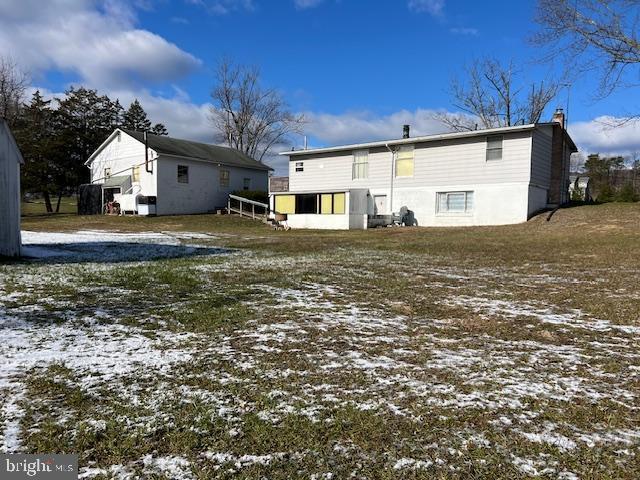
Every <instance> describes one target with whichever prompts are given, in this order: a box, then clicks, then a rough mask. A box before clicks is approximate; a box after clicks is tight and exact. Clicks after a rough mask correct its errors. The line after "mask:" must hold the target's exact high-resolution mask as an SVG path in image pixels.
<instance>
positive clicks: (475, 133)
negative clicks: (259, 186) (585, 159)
mask: <svg viewBox="0 0 640 480" xmlns="http://www.w3.org/2000/svg"><path fill="white" fill-rule="evenodd" d="M551 125H556V123H555V122H545V123H531V124H528V125H516V126H514V127H500V128H487V129H484V130H472V131H469V132H452V133H440V134H436V135H424V136H421V137H410V138H399V139H395V140H382V141H377V142H366V143H354V144H350V145H336V146H334V147H324V148H311V149H307V150H291V151H288V152H281V153H280V155H286V156H289V157H292V156H298V155H309V154H313V153H328V152H339V151H341V150H357V149H360V148H375V147H385V146H392V145H404V144H412V143H426V142H436V141H438V140H451V139H456V138H467V137H484V136H487V135H498V134H502V133H509V132H522V131H528V130H535V129H536V128H538V127H540V126H551ZM565 138H566V139H567V140H568V142H569V145H570V146H571V147H572V148H573V149H574V151H576V152H577V151H578V149H577V147H576V146H575V144H574V143H573V140H572V139H571V137H570V136H569V135H568V134H567V133H566V131H565Z"/></svg>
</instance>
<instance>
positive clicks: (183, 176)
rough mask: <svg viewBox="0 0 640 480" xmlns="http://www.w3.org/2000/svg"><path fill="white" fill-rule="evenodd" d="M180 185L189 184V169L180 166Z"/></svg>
mask: <svg viewBox="0 0 640 480" xmlns="http://www.w3.org/2000/svg"><path fill="white" fill-rule="evenodd" d="M178 183H189V167H187V166H186V165H178Z"/></svg>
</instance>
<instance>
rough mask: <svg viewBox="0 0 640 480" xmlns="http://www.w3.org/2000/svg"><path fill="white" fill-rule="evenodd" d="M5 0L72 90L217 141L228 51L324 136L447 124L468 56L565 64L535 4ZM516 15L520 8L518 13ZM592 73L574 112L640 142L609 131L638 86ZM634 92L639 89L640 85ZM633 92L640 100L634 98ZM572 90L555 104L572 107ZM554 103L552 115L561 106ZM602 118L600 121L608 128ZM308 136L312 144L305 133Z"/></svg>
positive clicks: (12, 49)
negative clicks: (545, 49)
mask: <svg viewBox="0 0 640 480" xmlns="http://www.w3.org/2000/svg"><path fill="white" fill-rule="evenodd" d="M42 5H43V3H42V2H41V1H39V0H0V51H3V52H8V53H9V54H11V55H12V56H13V57H14V58H15V59H16V60H17V61H18V62H20V63H21V65H23V66H24V68H26V69H28V70H29V71H30V72H31V76H32V83H33V87H34V88H41V89H43V90H44V91H45V92H48V93H49V94H52V95H53V94H60V92H63V91H64V90H65V89H66V88H67V87H68V86H69V85H71V84H83V85H86V86H89V87H93V88H97V89H99V90H100V91H103V92H105V93H109V94H110V95H114V96H118V97H119V98H121V100H122V102H123V103H125V104H127V103H128V102H130V101H131V100H132V99H133V98H136V97H137V98H140V100H141V101H142V103H143V106H144V107H145V108H146V109H147V111H148V112H149V114H150V116H151V119H152V120H153V121H154V122H163V123H165V124H167V126H168V127H169V130H170V132H171V134H173V135H175V136H180V137H183V138H193V139H197V140H203V141H211V139H212V137H213V133H212V132H213V130H212V127H211V126H210V124H209V122H208V119H207V115H208V109H209V108H210V105H209V102H210V97H209V92H210V90H211V87H212V84H213V71H214V69H215V65H216V62H217V61H218V60H219V59H220V58H222V57H225V56H226V57H228V58H230V59H233V60H234V61H236V62H239V63H243V64H252V65H257V66H259V67H260V68H261V70H262V78H263V82H264V84H265V85H267V86H270V87H275V88H277V89H279V90H280V91H281V92H282V94H283V95H284V97H285V98H286V100H287V102H288V103H289V105H290V106H291V109H292V110H294V111H296V112H302V113H305V115H306V116H307V119H308V124H307V127H306V132H305V133H307V135H308V136H309V138H310V141H311V143H312V144H313V145H328V144H335V143H343V142H349V141H364V140H377V139H380V138H393V137H397V136H399V135H400V132H401V125H402V123H411V124H412V127H413V131H414V133H415V134H419V133H420V134H428V133H436V132H438V131H443V127H442V126H441V125H440V124H438V123H437V122H435V121H434V120H433V119H432V118H431V114H432V113H433V111H436V110H449V111H455V108H454V107H453V105H452V104H451V98H450V96H449V93H448V86H449V83H450V79H451V78H452V77H453V76H460V75H462V73H463V66H464V64H465V63H469V62H471V61H472V60H473V59H476V58H482V57H487V56H494V57H496V58H498V59H500V60H503V61H508V60H510V59H513V60H514V61H515V62H516V63H517V64H518V65H520V67H521V70H522V73H521V75H522V80H523V82H524V83H525V84H526V83H529V82H530V81H531V80H540V79H544V78H546V77H547V76H549V77H552V76H554V75H557V74H558V72H559V69H557V67H555V69H554V67H550V66H548V65H546V64H541V63H539V62H537V60H538V59H539V58H540V57H541V55H542V54H541V52H540V50H539V49H538V48H537V47H534V46H533V45H531V44H530V42H529V38H530V37H531V35H532V34H533V33H534V32H535V30H536V28H537V26H536V24H535V23H534V22H533V17H534V10H535V2H534V1H519V2H513V1H509V2H507V1H503V0H492V1H487V2H477V1H465V0H395V1H393V0H380V1H364V0H271V1H267V0H132V1H130V2H125V1H122V0H51V1H49V2H47V5H48V7H45V8H43V6H42ZM505 12H508V15H507V14H505ZM596 86H597V83H596V80H595V78H594V76H592V75H583V76H581V77H580V78H576V79H573V86H572V89H571V103H570V117H571V118H570V122H571V123H572V133H573V135H574V138H575V139H576V141H577V142H578V143H579V144H580V145H581V146H582V147H583V149H584V150H585V151H601V152H605V151H610V152H629V151H634V150H635V149H636V148H637V150H638V151H640V141H639V140H638V138H639V137H640V135H638V133H640V131H639V130H638V128H636V127H635V126H634V127H631V129H630V127H627V129H626V130H624V131H622V130H618V131H616V132H612V131H608V130H606V129H604V130H603V129H602V128H601V123H600V120H602V117H621V116H624V115H625V114H628V111H627V108H629V107H630V106H633V103H634V100H635V98H637V91H636V92H619V93H617V94H616V95H613V96H610V97H608V98H606V99H604V100H599V101H596V99H595V98H594V95H593V94H594V91H595V89H596ZM631 93H632V95H631ZM630 100H631V101H630ZM565 104H566V91H563V92H562V93H561V95H560V96H559V98H558V99H557V100H556V101H555V102H554V104H553V105H552V107H555V106H563V107H565V106H566V105H565ZM550 113H551V112H549V115H550ZM599 125H600V127H599ZM294 142H301V138H300V139H294Z"/></svg>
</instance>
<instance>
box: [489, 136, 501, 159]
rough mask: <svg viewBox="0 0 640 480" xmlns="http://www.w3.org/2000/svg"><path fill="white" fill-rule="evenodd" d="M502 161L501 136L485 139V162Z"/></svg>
mask: <svg viewBox="0 0 640 480" xmlns="http://www.w3.org/2000/svg"><path fill="white" fill-rule="evenodd" d="M489 160H502V135H494V136H492V137H487V161H489Z"/></svg>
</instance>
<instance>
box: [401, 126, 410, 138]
mask: <svg viewBox="0 0 640 480" xmlns="http://www.w3.org/2000/svg"><path fill="white" fill-rule="evenodd" d="M410 128H411V126H410V125H403V126H402V138H409V129H410Z"/></svg>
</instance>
